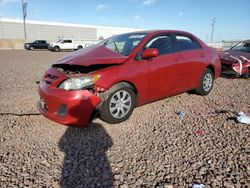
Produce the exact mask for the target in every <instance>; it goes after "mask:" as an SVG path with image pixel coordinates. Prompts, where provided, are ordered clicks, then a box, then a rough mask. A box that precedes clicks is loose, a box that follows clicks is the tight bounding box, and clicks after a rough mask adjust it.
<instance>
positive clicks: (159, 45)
mask: <svg viewBox="0 0 250 188" xmlns="http://www.w3.org/2000/svg"><path fill="white" fill-rule="evenodd" d="M172 38H173V37H172V35H170V34H163V35H162V34H161V35H159V36H155V37H154V38H152V39H151V40H150V41H149V42H148V43H147V45H146V48H145V49H147V48H156V49H157V50H158V53H159V54H158V56H157V57H154V58H151V59H149V60H148V63H149V67H150V73H149V76H150V81H149V82H150V83H149V88H150V91H149V94H150V95H149V96H150V98H151V99H152V100H157V99H160V98H163V97H166V96H170V95H173V94H175V93H178V90H179V81H180V65H179V64H178V62H177V61H176V60H177V53H176V52H175V49H174V46H173V39H172Z"/></svg>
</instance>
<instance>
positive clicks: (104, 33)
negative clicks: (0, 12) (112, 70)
mask: <svg viewBox="0 0 250 188" xmlns="http://www.w3.org/2000/svg"><path fill="white" fill-rule="evenodd" d="M26 30H27V31H26V32H27V41H28V42H30V41H34V40H39V39H41V40H47V41H56V40H58V39H60V38H65V39H66V38H70V39H74V40H100V39H105V38H108V37H110V36H112V35H117V34H121V33H126V32H132V31H136V30H138V29H133V28H119V27H105V26H94V25H83V24H70V23H58V22H43V21H33V20H26ZM3 39H5V40H6V39H9V40H23V39H24V29H23V20H21V19H7V18H1V20H0V40H3Z"/></svg>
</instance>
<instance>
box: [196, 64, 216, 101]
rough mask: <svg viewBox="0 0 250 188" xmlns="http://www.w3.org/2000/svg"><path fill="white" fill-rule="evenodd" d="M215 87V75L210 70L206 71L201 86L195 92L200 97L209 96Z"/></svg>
mask: <svg viewBox="0 0 250 188" xmlns="http://www.w3.org/2000/svg"><path fill="white" fill-rule="evenodd" d="M213 85H214V74H213V72H212V71H211V70H210V69H205V71H204V73H203V74H202V78H201V80H200V85H199V87H198V88H196V89H195V90H194V91H195V92H196V93H197V94H198V95H203V96H204V95H208V94H209V93H210V91H211V90H212V88H213Z"/></svg>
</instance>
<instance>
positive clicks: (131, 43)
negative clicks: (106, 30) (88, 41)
mask: <svg viewBox="0 0 250 188" xmlns="http://www.w3.org/2000/svg"><path fill="white" fill-rule="evenodd" d="M146 35H147V34H146V33H130V34H122V35H116V36H113V37H110V38H108V39H107V40H104V41H103V42H101V44H103V45H104V46H105V47H106V48H108V49H110V50H112V51H114V52H117V53H120V54H123V55H125V56H128V55H129V54H130V53H131V52H132V51H133V49H134V48H135V47H136V46H137V45H138V44H139V43H140V42H141V41H142V39H143V38H144V37H145V36H146Z"/></svg>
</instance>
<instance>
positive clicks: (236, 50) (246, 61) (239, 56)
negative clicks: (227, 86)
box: [220, 40, 250, 77]
mask: <svg viewBox="0 0 250 188" xmlns="http://www.w3.org/2000/svg"><path fill="white" fill-rule="evenodd" d="M220 59H221V66H222V70H221V73H222V74H224V75H237V76H244V77H249V73H250V40H245V41H242V42H240V43H238V44H236V45H235V46H233V47H232V48H231V49H229V50H226V51H223V52H221V53H220Z"/></svg>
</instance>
